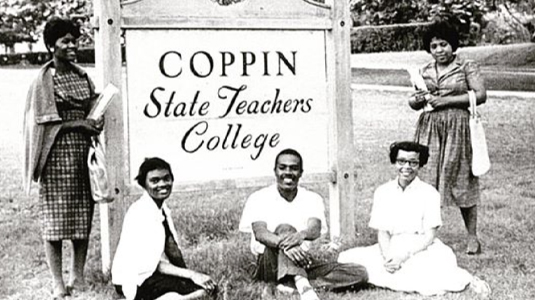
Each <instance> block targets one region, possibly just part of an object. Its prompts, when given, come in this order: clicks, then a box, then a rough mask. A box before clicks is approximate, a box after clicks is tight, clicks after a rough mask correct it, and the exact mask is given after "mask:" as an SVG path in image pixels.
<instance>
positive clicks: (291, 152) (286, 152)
mask: <svg viewBox="0 0 535 300" xmlns="http://www.w3.org/2000/svg"><path fill="white" fill-rule="evenodd" d="M283 155H293V156H296V157H297V158H299V171H301V172H303V157H301V154H299V152H297V150H294V149H291V148H288V149H284V150H282V151H281V152H279V154H277V157H275V169H276V168H277V163H278V162H279V157H281V156H283Z"/></svg>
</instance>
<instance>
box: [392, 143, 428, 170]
mask: <svg viewBox="0 0 535 300" xmlns="http://www.w3.org/2000/svg"><path fill="white" fill-rule="evenodd" d="M399 150H403V151H407V152H417V153H419V154H420V157H419V161H420V163H419V165H420V167H423V166H425V164H427V161H428V160H429V148H428V147H427V146H424V145H422V144H418V143H416V142H410V141H404V142H394V143H392V145H390V162H391V163H393V164H394V163H396V160H397V158H398V152H399Z"/></svg>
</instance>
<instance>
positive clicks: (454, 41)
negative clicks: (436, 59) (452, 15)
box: [423, 21, 459, 53]
mask: <svg viewBox="0 0 535 300" xmlns="http://www.w3.org/2000/svg"><path fill="white" fill-rule="evenodd" d="M433 38H437V39H441V40H445V41H447V42H448V43H449V44H450V46H451V50H453V52H455V51H457V48H459V31H458V30H457V29H456V28H455V26H454V25H453V24H452V23H450V22H447V21H435V22H434V23H432V24H431V25H430V26H429V27H428V28H427V30H426V31H425V33H424V35H423V43H424V49H425V51H427V52H429V53H431V47H430V46H431V40H432V39H433Z"/></svg>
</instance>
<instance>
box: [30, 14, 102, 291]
mask: <svg viewBox="0 0 535 300" xmlns="http://www.w3.org/2000/svg"><path fill="white" fill-rule="evenodd" d="M80 35H81V33H80V30H79V28H78V26H77V25H76V24H75V23H74V22H73V21H71V20H67V19H61V18H57V17H53V18H51V19H50V20H49V21H48V22H47V23H46V25H45V29H44V41H45V45H46V47H47V49H48V51H49V53H50V54H51V55H52V60H51V61H50V62H48V63H46V64H45V65H44V66H43V67H42V68H41V70H40V72H39V74H38V76H37V78H36V79H35V80H34V82H33V83H32V85H31V87H30V90H29V92H28V97H27V100H26V108H25V115H24V145H25V160H24V163H25V164H24V178H23V180H24V185H25V188H26V191H27V193H29V191H30V184H31V181H32V180H33V181H36V182H39V221H40V225H41V230H42V236H43V240H44V245H45V253H46V257H47V261H48V265H49V267H50V271H51V273H52V277H53V289H52V298H53V299H63V298H64V297H66V296H68V295H69V294H70V293H71V290H72V289H73V288H79V287H80V286H81V285H82V284H83V271H84V265H85V261H86V256H87V250H88V242H89V233H90V230H91V221H92V218H93V210H94V208H93V205H94V204H93V201H92V199H91V192H90V186H89V176H88V169H87V155H88V149H89V145H90V138H91V136H95V135H98V134H99V133H100V132H101V131H102V128H103V125H104V124H103V121H102V120H98V121H96V120H92V119H87V118H86V116H87V113H88V112H89V110H90V108H91V107H92V104H93V101H94V100H95V98H96V94H95V91H94V86H93V83H92V82H91V80H90V78H89V76H88V75H87V73H86V72H85V71H84V70H82V69H81V68H80V67H78V66H77V65H75V64H74V61H75V59H76V50H77V39H78V38H79V37H80ZM64 240H70V241H71V242H72V262H71V264H70V278H69V281H68V283H67V284H65V283H64V281H63V277H62V242H63V241H64Z"/></svg>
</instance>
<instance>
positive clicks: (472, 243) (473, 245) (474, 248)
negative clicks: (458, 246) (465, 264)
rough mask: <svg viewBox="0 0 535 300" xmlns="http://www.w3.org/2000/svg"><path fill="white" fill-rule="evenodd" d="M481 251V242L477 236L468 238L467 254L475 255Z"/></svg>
mask: <svg viewBox="0 0 535 300" xmlns="http://www.w3.org/2000/svg"><path fill="white" fill-rule="evenodd" d="M480 253H481V244H480V243H479V240H478V239H477V237H470V238H468V243H467V245H466V254H468V255H475V254H480Z"/></svg>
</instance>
